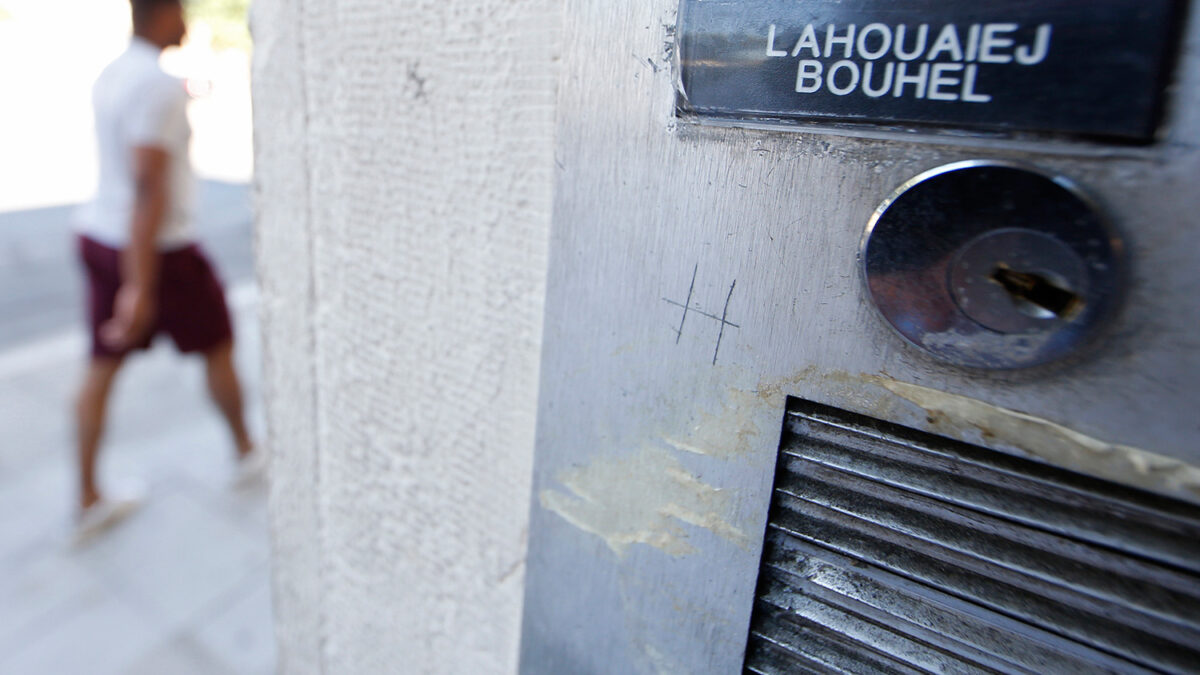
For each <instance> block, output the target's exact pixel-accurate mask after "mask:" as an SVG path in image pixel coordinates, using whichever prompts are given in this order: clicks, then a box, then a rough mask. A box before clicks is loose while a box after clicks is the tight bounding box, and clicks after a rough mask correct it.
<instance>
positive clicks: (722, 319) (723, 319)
mask: <svg viewBox="0 0 1200 675" xmlns="http://www.w3.org/2000/svg"><path fill="white" fill-rule="evenodd" d="M699 269H700V263H696V265H695V266H694V267H692V282H691V284H689V285H688V294H687V300H686V301H684V302H678V301H676V300H672V299H670V298H665V297H664V298H663V299H662V300H663V302H665V303H667V304H669V305H674V306H675V307H679V308H681V309H683V316H682V317H680V319H679V328H678V329H672V330H674V331H675V344H679V341H680V340H681V339H682V338H683V327H684V324H686V323H687V317H688V313H689V312H695V313H696V314H699V315H700V316H703V317H706V318H709V319H712V320H713V321H717V322H719V323H720V324H721V332H720V333H718V334H717V346H716V348H715V349H714V350H713V360H712V364H713V365H714V366H715V365H717V356H718V355H719V354H720V353H721V340H723V339H724V338H725V328H726V327H733V328H738V329H740V328H741V325H739V324H736V323H734V322H732V321H730V320H729V302H730V300H732V299H733V289H734V288H735V287H736V286H737V279H734V280H733V283H732V284H730V285H729V293H728V294H727V295H726V296H725V306H724V307H723V308H722V310H721V316H717V315H716V314H710V313H708V312H706V311H704V310H703V309H701V308H699V307H696V306H693V305H692V297H693V296H694V295H695V292H696V272H697V271H698V270H699Z"/></svg>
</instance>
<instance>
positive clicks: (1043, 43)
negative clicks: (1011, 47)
mask: <svg viewBox="0 0 1200 675" xmlns="http://www.w3.org/2000/svg"><path fill="white" fill-rule="evenodd" d="M1053 30H1054V27H1053V26H1051V25H1050V24H1048V23H1044V24H1042V25H1040V26H1038V29H1037V38H1036V39H1035V41H1034V43H1033V48H1032V49H1031V48H1030V47H1028V46H1027V45H1021V46H1020V47H1017V53H1016V57H1017V63H1019V64H1021V65H1023V66H1036V65H1037V64H1039V63H1041V62H1042V61H1045V60H1046V55H1047V54H1049V53H1050V33H1051V31H1053Z"/></svg>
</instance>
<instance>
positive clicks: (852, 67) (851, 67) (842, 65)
mask: <svg viewBox="0 0 1200 675" xmlns="http://www.w3.org/2000/svg"><path fill="white" fill-rule="evenodd" d="M843 70H848V71H850V83H849V84H847V85H846V86H844V87H840V86H838V83H837V79H838V73H839V72H841V71H843ZM859 77H861V73H859V70H858V64H856V63H855V62H853V61H838V62H837V63H835V64H833V65H832V66H830V68H829V75H828V76H827V77H826V86H828V87H829V91H830V93H832V94H834V95H836V96H845V95H846V94H849V93H850V92H852V91H854V90H855V89H857V88H858V80H859Z"/></svg>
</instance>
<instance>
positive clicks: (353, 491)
mask: <svg viewBox="0 0 1200 675" xmlns="http://www.w3.org/2000/svg"><path fill="white" fill-rule="evenodd" d="M559 12H560V6H559V3H558V2H556V0H414V1H412V2H405V3H397V2H390V1H388V0H256V1H255V2H254V4H253V10H252V13H253V16H252V29H253V32H254V38H255V43H256V47H255V64H254V78H255V81H254V105H255V134H256V165H257V166H256V171H257V184H258V210H259V214H258V235H257V237H258V242H257V246H258V260H259V263H258V265H259V267H258V271H259V275H260V281H261V284H262V298H263V303H262V321H263V333H264V338H263V339H264V343H265V344H264V354H265V359H266V366H265V367H266V379H265V381H266V389H267V395H268V403H267V410H268V421H269V438H268V442H269V445H270V448H271V451H272V453H273V460H272V471H273V475H272V486H271V493H272V494H271V518H272V530H273V546H274V553H275V563H274V564H275V570H274V577H275V583H274V592H275V606H276V614H277V619H276V622H277V632H278V640H279V645H280V651H281V653H280V664H281V670H282V671H283V672H288V673H309V672H329V673H379V672H410V673H415V672H445V673H498V672H513V671H514V670H515V668H516V659H517V649H518V642H519V634H520V605H521V598H522V591H523V570H524V568H523V561H524V555H525V538H526V534H527V529H526V528H527V523H528V509H529V489H530V488H529V483H530V470H531V463H532V457H533V436H534V417H535V411H536V398H537V381H538V354H539V345H540V340H541V316H542V302H543V294H544V287H545V267H546V250H547V237H548V229H549V223H550V209H551V184H552V177H553V166H554V164H553V161H554V160H553V129H554V113H553V111H554V86H555V81H556V74H555V72H554V71H555V67H554V66H555V50H556V35H557V30H558V15H559Z"/></svg>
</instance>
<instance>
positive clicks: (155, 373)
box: [0, 283, 275, 675]
mask: <svg viewBox="0 0 1200 675" xmlns="http://www.w3.org/2000/svg"><path fill="white" fill-rule="evenodd" d="M230 295H231V304H232V305H233V307H232V309H233V311H234V315H235V323H236V330H237V334H238V340H239V343H238V353H237V359H238V363H239V365H240V367H241V368H240V372H241V374H242V376H243V379H244V384H245V386H246V394H247V396H246V399H247V403H248V406H249V409H248V412H249V414H250V420H251V426H252V428H253V429H254V430H255V432H256V434H257V436H258V437H259V438H262V436H263V433H262V431H263V429H262V423H261V409H260V406H259V405H258V403H257V402H258V400H259V382H258V373H259V360H260V359H259V353H258V331H257V325H256V323H255V320H254V316H255V303H256V298H255V295H254V291H253V287H252V286H251V285H249V284H246V283H243V284H241V285H239V286H238V287H237V288H235V289H232V292H231V294H230ZM84 350H85V343H84V339H83V335H82V333H80V332H66V333H62V334H60V335H57V336H52V337H50V338H43V339H40V340H38V341H37V342H36V343H30V344H28V345H25V346H18V347H16V348H2V349H0V673H2V674H4V675H8V674H9V673H12V674H20V675H24V674H26V673H29V674H41V673H53V674H56V675H72V674H75V673H80V674H83V673H87V674H88V675H103V674H106V673H133V674H141V673H146V674H155V675H172V674H191V673H197V674H199V673H204V674H206V675H208V674H216V675H221V674H225V673H269V672H272V670H273V668H274V661H275V659H274V638H273V636H272V626H271V602H270V591H269V585H268V578H269V573H268V545H267V523H266V504H265V499H266V491H265V489H264V488H263V487H261V486H259V487H258V488H254V489H249V490H243V491H237V490H233V489H232V488H230V487H229V479H230V476H231V474H232V470H233V460H232V449H231V446H230V442H229V440H228V438H227V437H226V433H225V430H224V427H223V425H222V423H221V422H220V420H219V418H218V417H217V414H216V412H215V410H214V409H213V408H212V406H211V404H209V402H208V400H207V398H206V396H205V389H204V380H203V373H202V369H201V364H200V363H199V362H198V361H197V360H195V359H189V360H186V361H185V360H181V359H179V358H178V356H177V355H176V354H175V353H174V352H173V348H172V347H171V346H170V345H169V341H165V340H160V342H159V343H158V344H157V346H156V347H155V349H154V350H152V351H151V352H149V353H148V354H145V355H143V356H141V357H140V358H136V359H133V360H132V361H131V363H130V364H129V365H128V366H127V369H126V370H125V371H124V372H123V374H122V375H121V377H120V379H119V381H118V383H117V385H116V386H117V389H116V392H115V395H114V399H113V401H112V407H111V409H110V426H109V430H108V437H107V441H106V444H105V447H104V454H103V455H102V460H101V462H102V468H101V476H102V480H103V481H104V484H105V485H110V486H114V487H115V486H116V485H118V484H119V483H120V481H122V480H123V479H130V478H132V479H135V480H136V481H137V482H139V483H140V484H141V485H143V486H144V488H145V490H146V496H147V501H146V503H145V505H144V507H143V508H142V509H141V510H140V511H139V512H138V513H136V514H135V515H134V516H133V517H132V518H131V519H130V520H128V521H127V522H125V523H124V524H122V525H121V526H120V527H119V528H118V529H116V530H114V531H112V532H110V533H109V534H108V535H106V536H105V537H104V538H102V539H101V540H99V541H97V542H95V543H94V544H92V545H91V546H89V547H87V548H85V549H82V550H75V549H72V548H71V547H70V545H69V532H70V519H71V500H72V498H73V494H74V485H75V483H74V474H73V459H72V450H71V448H72V445H71V442H70V418H69V406H70V400H71V397H72V396H73V390H74V387H75V385H76V383H77V380H78V378H79V375H80V373H81V368H82V364H83V360H82V359H83V354H84Z"/></svg>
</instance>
